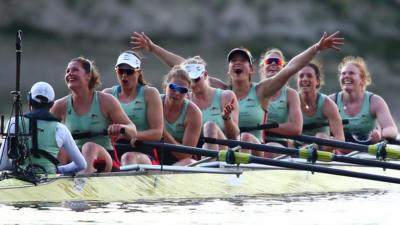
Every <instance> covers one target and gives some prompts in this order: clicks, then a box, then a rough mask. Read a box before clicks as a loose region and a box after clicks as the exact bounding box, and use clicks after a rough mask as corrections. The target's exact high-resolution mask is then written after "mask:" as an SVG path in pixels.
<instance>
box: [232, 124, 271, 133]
mask: <svg viewBox="0 0 400 225" xmlns="http://www.w3.org/2000/svg"><path fill="white" fill-rule="evenodd" d="M278 127H279V124H278V123H269V124H258V125H257V126H252V127H239V129H240V132H241V133H242V132H248V131H253V130H268V129H273V128H278Z"/></svg>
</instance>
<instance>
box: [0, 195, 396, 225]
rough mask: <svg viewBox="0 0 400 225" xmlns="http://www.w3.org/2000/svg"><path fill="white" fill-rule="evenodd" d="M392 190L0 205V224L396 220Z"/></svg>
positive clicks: (353, 223) (383, 223)
mask: <svg viewBox="0 0 400 225" xmlns="http://www.w3.org/2000/svg"><path fill="white" fill-rule="evenodd" d="M399 201H400V193H398V192H358V193H330V194H313V195H306V196H304V195H302V196H274V197H257V198H233V199H204V200H176V201H162V202H124V203H123V202H114V203H98V202H64V203H38V204H14V205H4V204H3V205H0V215H1V219H0V224H108V225H110V224H163V225H164V224H174V225H180V224H182V225H183V224H191V225H206V224H207V225H224V224H230V225H247V224H249V225H250V224H251V225H254V224H280V225H282V224H283V225H286V224H287V225H292V224H299V225H303V224H304V225H316V224H324V225H330V224H332V225H361V224H362V225H366V224H368V225H375V224H380V225H395V224H396V225H397V224H399V222H398V218H397V215H398V202H399Z"/></svg>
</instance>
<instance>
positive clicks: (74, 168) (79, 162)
mask: <svg viewBox="0 0 400 225" xmlns="http://www.w3.org/2000/svg"><path fill="white" fill-rule="evenodd" d="M10 124H11V126H10ZM7 127H9V133H14V132H15V119H14V118H11V120H10V122H9V124H8V126H7ZM55 139H56V142H57V146H58V147H59V148H63V149H64V150H65V151H66V153H67V154H68V156H69V158H70V159H71V160H72V162H70V163H68V164H66V165H60V166H57V170H58V171H59V172H60V173H62V174H65V173H73V172H79V171H81V170H83V169H85V168H86V166H87V164H86V160H85V158H84V157H83V155H82V153H81V152H80V151H79V148H78V146H76V143H75V141H74V139H73V138H72V135H71V132H70V131H69V130H68V128H67V127H66V126H65V125H64V124H62V123H59V122H57V128H56V134H55ZM7 149H8V143H7V139H5V140H4V142H3V144H2V145H1V148H0V160H1V161H0V170H4V169H8V168H10V166H11V162H10V160H9V159H8V156H7Z"/></svg>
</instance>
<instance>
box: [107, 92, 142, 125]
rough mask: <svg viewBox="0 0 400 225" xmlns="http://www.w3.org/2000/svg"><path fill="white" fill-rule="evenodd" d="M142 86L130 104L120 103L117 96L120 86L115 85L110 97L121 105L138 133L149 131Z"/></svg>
mask: <svg viewBox="0 0 400 225" xmlns="http://www.w3.org/2000/svg"><path fill="white" fill-rule="evenodd" d="M144 87H145V86H144V85H139V86H138V94H137V96H136V98H135V99H133V100H132V101H130V102H121V101H120V99H119V95H120V93H121V86H119V85H117V86H114V87H113V88H112V95H113V96H114V97H116V98H117V99H118V101H119V103H120V104H121V107H122V109H123V110H124V111H125V113H126V115H128V117H129V119H130V120H131V121H132V122H133V123H134V124H135V126H136V129H137V130H138V131H143V130H147V129H149V120H148V118H147V106H146V100H145V99H144Z"/></svg>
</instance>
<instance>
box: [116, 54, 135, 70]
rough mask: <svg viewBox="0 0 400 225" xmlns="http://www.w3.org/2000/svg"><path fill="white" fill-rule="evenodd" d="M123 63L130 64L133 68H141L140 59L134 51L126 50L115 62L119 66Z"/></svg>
mask: <svg viewBox="0 0 400 225" xmlns="http://www.w3.org/2000/svg"><path fill="white" fill-rule="evenodd" d="M121 64H128V65H129V66H131V67H132V68H133V69H139V68H140V59H139V58H138V57H137V56H136V55H135V54H133V53H130V52H124V53H122V54H121V55H119V57H118V60H117V64H115V66H116V67H117V66H119V65H121Z"/></svg>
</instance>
